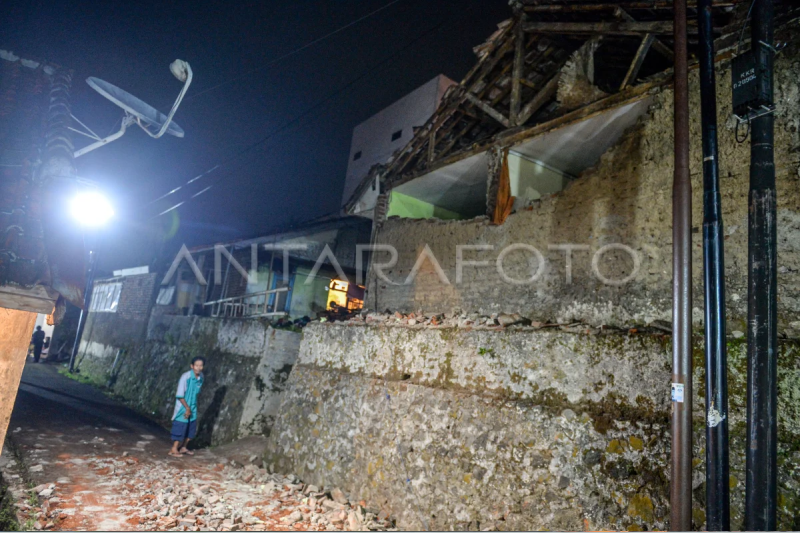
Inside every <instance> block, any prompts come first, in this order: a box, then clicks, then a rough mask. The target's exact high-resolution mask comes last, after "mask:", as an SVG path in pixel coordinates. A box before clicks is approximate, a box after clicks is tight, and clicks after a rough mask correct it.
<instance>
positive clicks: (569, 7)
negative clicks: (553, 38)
mask: <svg viewBox="0 0 800 533" xmlns="http://www.w3.org/2000/svg"><path fill="white" fill-rule="evenodd" d="M696 5H697V4H696V2H689V7H690V8H695V7H696ZM735 5H736V3H735V2H714V3H713V4H712V7H714V8H724V7H733V6H735ZM617 7H623V8H625V9H672V7H673V3H672V2H622V3H619V4H554V5H527V6H525V7H524V8H523V9H524V10H525V11H526V12H528V13H571V12H583V11H609V10H613V9H615V8H617Z"/></svg>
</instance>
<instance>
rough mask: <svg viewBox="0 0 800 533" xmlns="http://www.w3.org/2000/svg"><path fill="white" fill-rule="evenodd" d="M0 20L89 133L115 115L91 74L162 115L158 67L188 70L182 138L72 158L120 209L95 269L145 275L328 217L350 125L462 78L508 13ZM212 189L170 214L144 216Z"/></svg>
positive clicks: (208, 6)
mask: <svg viewBox="0 0 800 533" xmlns="http://www.w3.org/2000/svg"><path fill="white" fill-rule="evenodd" d="M389 4H391V5H389ZM387 5H389V6H388V7H386V8H385V9H383V10H382V11H380V12H379V13H377V14H375V15H373V16H371V17H369V18H368V19H366V20H364V21H362V22H359V23H358V24H355V25H353V26H351V27H349V28H347V29H345V30H343V31H341V32H339V33H337V34H336V35H334V36H332V37H330V38H328V39H326V40H324V41H322V42H320V43H318V44H315V45H313V46H311V47H308V48H306V49H304V50H302V51H300V52H299V53H297V54H295V55H293V56H291V57H289V58H287V59H285V60H282V61H279V62H277V63H274V64H272V65H271V66H266V67H265V65H268V64H269V63H270V62H273V61H274V60H275V59H276V58H279V57H280V56H282V55H284V54H287V53H289V52H292V51H293V50H296V49H298V48H300V47H302V46H304V45H306V44H307V43H309V42H311V41H314V40H315V39H318V38H319V37H322V36H324V35H325V34H327V33H330V32H332V31H334V30H336V29H338V28H340V27H342V26H344V25H346V24H348V23H351V22H352V21H354V20H356V19H358V18H360V17H362V16H364V15H366V14H368V13H371V12H373V11H375V10H377V9H380V8H381V7H382V6H387ZM2 9H3V12H4V13H3V15H2V17H0V19H2V22H0V48H3V49H6V50H11V51H13V52H15V53H16V54H17V55H20V56H22V57H24V58H30V59H38V60H46V61H49V62H52V63H56V64H59V65H62V66H65V67H68V68H71V69H73V70H74V71H75V78H74V81H73V113H74V114H75V116H76V117H78V118H79V119H80V120H81V121H83V122H84V123H86V124H87V125H89V126H90V127H91V128H92V129H94V130H95V131H96V132H97V133H98V134H100V135H101V136H102V135H106V134H108V133H110V132H112V131H116V129H117V128H118V121H119V119H120V117H121V116H122V112H121V110H120V109H119V108H117V107H116V106H114V105H113V104H111V103H110V102H108V101H107V100H105V99H103V98H102V97H101V96H100V95H99V94H97V93H95V92H94V91H93V90H92V89H90V88H89V87H88V85H86V83H85V81H84V80H85V79H86V78H87V77H88V76H96V77H99V78H102V79H104V80H106V81H108V82H110V83H113V84H115V85H117V86H119V87H121V88H123V89H125V90H127V91H129V92H130V93H132V94H134V95H136V96H138V97H139V98H141V99H142V100H144V101H146V102H148V103H150V104H151V105H153V106H154V107H156V108H158V109H159V110H160V111H162V112H164V113H166V112H167V111H168V110H169V108H170V106H171V105H172V102H173V101H174V99H175V98H176V97H177V95H178V92H179V91H180V89H181V83H180V82H178V81H177V80H176V79H175V78H174V77H173V76H172V74H171V73H170V72H169V68H168V67H169V64H170V63H171V62H172V61H173V60H174V59H176V58H180V59H184V60H186V61H188V62H189V63H190V64H191V66H192V69H193V71H194V81H193V83H192V86H191V88H190V89H189V92H188V93H187V96H186V99H185V100H184V103H183V104H182V105H181V107H180V108H179V110H178V112H177V114H176V116H175V121H176V122H177V123H178V124H179V125H180V126H181V127H182V128H183V129H184V130H185V131H186V137H185V138H183V139H177V138H174V137H170V136H164V137H162V138H161V139H158V140H154V139H151V138H149V137H148V136H147V135H145V133H144V132H142V131H141V130H139V129H138V127H135V126H134V127H133V128H132V129H130V130H129V131H128V133H127V134H126V135H125V136H124V137H122V138H121V139H120V140H118V141H116V142H114V143H112V144H110V145H108V146H105V147H103V148H101V149H98V150H96V151H95V152H92V153H89V154H87V155H85V156H82V157H81V158H79V159H78V160H77V166H78V171H79V174H80V175H81V176H82V177H85V178H88V179H91V180H95V181H97V182H99V183H100V184H101V186H102V187H103V188H104V189H105V190H106V191H107V193H108V195H109V196H110V197H111V198H112V199H113V201H114V203H115V206H116V209H117V212H118V216H117V217H116V218H115V220H114V222H113V224H112V226H111V227H110V228H109V230H108V232H107V234H106V239H105V242H106V243H108V244H106V245H105V246H106V249H107V250H108V252H107V253H105V254H104V255H103V256H101V261H102V263H103V266H104V267H106V268H118V267H122V266H134V265H136V264H146V263H148V262H150V261H151V259H152V258H153V256H154V254H155V253H158V252H159V251H161V252H168V251H169V250H170V249H174V248H176V247H178V246H180V243H182V242H186V243H187V244H189V245H193V244H204V243H213V242H218V241H225V240H233V239H236V238H240V237H248V236H254V235H258V234H260V233H265V232H268V231H270V230H272V229H276V228H281V227H286V226H287V225H289V224H293V223H298V222H302V221H305V220H309V219H312V218H316V217H318V216H322V215H325V214H330V213H334V212H336V211H337V209H338V207H339V205H340V201H341V195H342V188H343V186H344V178H345V170H346V167H347V157H348V150H349V146H350V137H351V134H352V129H353V127H354V126H356V125H357V124H358V123H360V122H362V121H363V120H365V119H367V118H369V117H370V116H371V115H372V114H374V113H376V112H377V111H379V110H381V109H382V108H384V107H386V106H387V105H389V104H391V103H392V102H394V101H395V100H397V99H398V98H400V97H402V96H404V95H405V94H407V93H408V92H410V91H412V90H413V89H415V88H416V87H418V86H419V85H422V84H423V83H425V82H426V81H428V80H430V79H431V78H433V77H434V76H436V75H437V74H439V73H443V74H445V75H447V76H449V77H451V78H453V79H454V80H456V81H459V80H460V79H461V78H462V76H463V75H464V74H465V73H466V72H467V70H468V69H469V68H470V67H472V65H473V64H474V63H475V60H476V59H475V56H474V54H473V52H472V47H473V46H475V45H477V44H480V43H481V42H483V41H484V40H485V39H486V38H487V37H488V36H489V35H490V34H491V33H492V32H493V31H494V30H495V29H496V24H497V23H498V22H500V21H502V20H503V19H505V18H508V17H510V15H511V11H510V8H509V6H508V2H507V0H438V1H434V0H398V1H396V2H393V1H392V0H362V1H357V0H336V1H332V0H328V1H297V0H295V1H289V0H270V1H262V2H232V1H227V2H213V3H212V2H165V1H163V0H162V1H158V2H145V1H138V2H136V1H134V2H102V3H101V2H54V1H52V0H38V1H37V0H25V1H16V0H12V2H11V3H10V5H9V2H3V8H2ZM254 69H258V70H255V71H254ZM234 78H239V79H234ZM224 82H227V83H224ZM221 83H224V84H223V85H219V84H221ZM209 88H212V89H211V90H208V89H209ZM264 139H266V140H265V141H264V142H263V143H260V144H258V145H256V146H253V145H254V144H255V143H257V142H258V141H260V140H264ZM245 150H246V151H245ZM239 154H241V155H239ZM223 162H225V164H224V165H223V166H222V167H221V168H220V169H219V170H216V171H214V172H212V173H210V174H208V175H207V176H206V177H204V178H202V179H200V180H198V181H197V182H195V183H194V184H192V185H191V186H190V187H188V188H186V189H185V190H183V191H180V192H178V193H176V194H174V195H172V196H171V197H169V199H168V200H164V201H162V202H159V203H157V204H154V205H150V206H147V205H146V204H148V203H149V202H150V201H152V200H153V199H155V198H157V197H158V196H161V195H162V194H164V193H165V192H167V191H169V190H171V189H172V188H174V187H176V186H178V185H180V184H182V183H185V182H186V181H187V180H189V179H190V178H192V177H194V176H197V175H198V174H200V173H202V172H204V171H206V170H208V169H209V168H211V167H213V166H214V165H217V164H219V163H223ZM212 184H213V185H214V187H213V188H212V189H211V190H209V191H208V192H206V193H205V194H203V195H201V196H199V197H197V198H196V199H194V200H192V201H190V202H188V203H187V204H185V205H183V206H181V207H180V208H179V209H178V210H176V211H174V212H173V213H172V215H167V216H163V217H159V218H157V219H152V218H151V217H152V216H153V215H154V214H156V213H158V212H159V211H160V210H163V209H166V208H167V207H169V206H171V205H173V204H175V203H177V202H180V201H183V200H186V199H187V198H188V197H189V196H190V195H191V194H193V193H196V192H198V191H200V190H202V189H203V188H205V187H207V186H208V185H212Z"/></svg>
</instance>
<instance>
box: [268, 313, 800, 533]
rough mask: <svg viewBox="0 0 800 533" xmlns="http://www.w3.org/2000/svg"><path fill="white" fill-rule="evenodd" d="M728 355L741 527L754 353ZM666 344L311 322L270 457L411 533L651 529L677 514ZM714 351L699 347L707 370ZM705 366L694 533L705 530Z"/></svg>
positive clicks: (784, 521)
mask: <svg viewBox="0 0 800 533" xmlns="http://www.w3.org/2000/svg"><path fill="white" fill-rule="evenodd" d="M798 349H800V345H798V343H797V342H787V343H785V344H783V345H782V347H781V355H780V357H779V361H780V363H779V364H780V370H779V376H780V385H779V387H780V395H779V416H780V421H781V425H780V435H779V439H780V445H779V450H780V451H779V456H780V457H779V464H780V465H783V466H781V468H780V480H779V501H780V502H781V503H780V509H779V524H780V527H781V529H797V526H798V525H800V523H797V518H795V517H796V516H797V513H796V510H797V509H800V507H798V506H800V497H798V491H797V487H798V486H799V485H800V471H798V469H797V468H795V467H794V465H795V464H797V457H796V456H797V452H796V450H797V449H798V444H800V418H799V416H800V413H799V412H798V409H797V408H796V405H795V404H796V398H797V397H798V394H800V392H798V391H800V359H799V358H798V355H799V354H800V352H799V351H798ZM729 350H730V368H731V382H730V392H731V398H730V412H729V415H730V423H731V480H730V483H731V487H732V488H733V490H732V504H733V511H732V519H733V520H732V526H733V527H734V529H736V528H740V527H741V526H742V519H743V517H742V506H743V501H744V455H743V453H744V449H745V429H744V420H745V418H744V417H745V412H746V404H745V389H746V383H745V376H746V363H745V347H744V344H743V343H741V342H732V343H731V344H730V346H729ZM670 353H671V346H670V339H669V337H665V336H645V335H632V336H629V335H620V334H612V335H583V334H569V333H563V332H558V331H553V330H539V331H537V330H533V329H531V328H514V329H507V330H500V331H498V330H496V329H488V328H463V329H458V328H430V327H427V328H426V327H420V326H415V327H403V326H389V327H386V326H381V327H377V326H362V325H335V324H333V325H332V324H312V325H309V326H308V327H306V328H305V330H304V341H303V345H302V347H301V352H300V356H299V358H298V364H297V365H296V366H295V368H294V370H293V372H292V374H291V376H290V378H289V382H288V385H287V389H286V392H285V393H284V394H285V395H284V399H283V403H282V406H281V408H280V413H281V414H280V417H279V418H278V421H277V422H276V424H275V427H274V428H273V431H272V434H271V436H270V440H269V445H268V449H267V453H266V458H267V460H268V461H269V462H271V463H272V464H274V465H275V467H276V468H279V469H281V470H282V471H291V472H295V473H296V474H297V475H298V476H300V477H301V478H302V479H303V480H304V481H306V482H309V483H314V484H321V485H324V486H326V487H333V486H340V487H342V488H343V489H344V490H345V491H346V492H347V493H348V495H349V497H350V499H351V500H359V499H362V498H363V499H366V500H368V501H369V502H371V504H372V505H377V506H380V507H381V508H384V509H386V510H388V511H389V512H390V513H392V514H393V515H395V516H397V517H398V525H399V526H400V527H402V528H411V529H423V528H431V529H439V530H449V529H456V530H463V529H470V530H484V529H485V528H491V527H496V528H498V529H500V530H519V529H522V530H566V531H570V530H626V529H627V530H631V531H641V530H654V529H666V528H667V527H668V525H669V524H668V521H669V518H668V517H669V481H668V478H669V442H670V437H669V413H670V403H669V383H670V360H671V356H670ZM702 358H703V351H702V346H700V344H699V343H698V344H697V345H696V346H695V359H696V362H695V368H696V369H698V370H701V369H702ZM702 384H703V375H702V371H696V372H695V390H696V391H697V394H698V399H697V404H696V407H697V409H696V410H695V437H696V438H695V448H694V455H695V457H696V460H695V464H696V469H695V476H694V479H695V483H694V484H693V486H694V488H695V491H694V501H695V510H694V513H693V516H694V518H695V528H697V529H699V528H701V527H703V526H704V520H705V517H704V506H703V502H704V500H705V498H704V494H705V488H704V486H703V484H702V482H703V480H704V473H703V464H702V458H703V451H702V450H703V440H704V439H703V429H702V428H703V427H704V424H703V406H702V405H703V393H704V387H703V385H702Z"/></svg>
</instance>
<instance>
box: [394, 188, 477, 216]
mask: <svg viewBox="0 0 800 533" xmlns="http://www.w3.org/2000/svg"><path fill="white" fill-rule="evenodd" d="M387 216H390V217H401V218H440V219H442V220H458V219H461V218H462V217H461V215H459V214H458V213H456V212H454V211H450V210H449V209H445V208H444V207H439V206H436V205H433V204H429V203H428V202H423V201H422V200H418V199H417V198H414V197H412V196H408V195H406V194H402V193H399V192H397V191H392V193H391V196H390V197H389V212H388V213H387Z"/></svg>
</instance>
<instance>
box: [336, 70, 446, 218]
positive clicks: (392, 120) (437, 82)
mask: <svg viewBox="0 0 800 533" xmlns="http://www.w3.org/2000/svg"><path fill="white" fill-rule="evenodd" d="M455 83H456V82H454V81H453V80H451V79H450V78H448V77H447V76H445V75H444V74H440V75H438V76H436V77H435V78H433V79H432V80H430V81H429V82H427V83H426V84H424V85H422V86H421V87H418V88H417V89H415V90H414V91H412V92H410V93H408V94H407V95H405V96H404V97H403V98H401V99H399V100H397V101H396V102H395V103H393V104H391V105H390V106H389V107H386V108H385V109H383V110H382V111H379V112H378V113H376V114H375V115H373V116H371V117H370V118H368V119H367V120H365V121H364V122H362V123H361V124H359V125H358V126H356V127H355V128H354V129H353V141H352V143H351V145H350V155H349V159H348V163H347V178H346V179H345V184H344V193H343V194H342V204H345V203H346V202H347V201H348V200H349V199H350V197H351V196H352V194H353V192H354V191H355V189H356V187H357V186H358V184H359V183H361V181H362V180H363V179H364V177H365V176H366V175H367V173H368V172H369V169H370V168H372V166H373V165H376V164H379V163H385V162H386V161H387V160H388V159H389V157H391V155H392V154H394V153H395V152H396V151H397V150H399V149H400V148H402V147H404V146H405V145H406V144H407V143H408V142H409V141H410V140H411V138H412V137H413V135H414V131H413V130H414V128H415V127H418V126H422V125H423V124H425V122H426V121H427V120H428V118H430V116H431V115H432V114H433V112H434V111H435V110H436V107H437V106H438V105H439V102H440V101H441V99H442V96H443V95H444V93H445V91H446V90H447V88H448V87H450V86H451V85H454V84H455ZM398 131H399V132H400V136H399V137H398V138H397V139H395V140H392V134H394V133H395V132H398ZM359 153H360V156H359V157H358V158H356V154H359ZM372 196H377V193H375V194H374V195H372ZM372 204H373V207H374V199H373V201H372Z"/></svg>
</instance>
